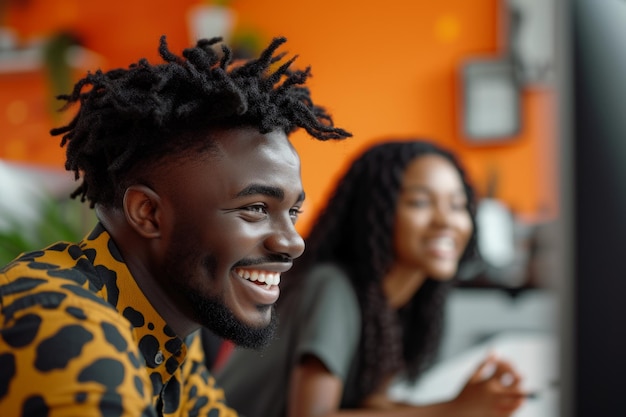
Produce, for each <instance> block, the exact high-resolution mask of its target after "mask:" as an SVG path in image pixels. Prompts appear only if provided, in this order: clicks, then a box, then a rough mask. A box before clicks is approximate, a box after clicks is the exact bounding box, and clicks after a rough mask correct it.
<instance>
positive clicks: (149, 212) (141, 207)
mask: <svg viewBox="0 0 626 417" xmlns="http://www.w3.org/2000/svg"><path fill="white" fill-rule="evenodd" d="M124 215H125V216H126V220H127V221H128V224H129V225H130V226H131V227H132V228H133V229H134V230H135V231H136V232H137V233H138V234H140V235H141V236H143V237H146V238H157V237H159V236H160V235H161V224H160V217H161V198H160V197H159V195H158V194H157V193H156V192H155V191H154V190H153V189H152V188H150V187H147V186H145V185H131V186H130V187H128V188H127V189H126V192H125V193H124Z"/></svg>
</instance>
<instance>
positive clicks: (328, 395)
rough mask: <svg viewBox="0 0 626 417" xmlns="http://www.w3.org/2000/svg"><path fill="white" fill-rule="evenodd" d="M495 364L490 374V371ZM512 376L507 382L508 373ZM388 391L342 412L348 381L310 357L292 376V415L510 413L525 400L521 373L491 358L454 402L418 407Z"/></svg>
mask: <svg viewBox="0 0 626 417" xmlns="http://www.w3.org/2000/svg"><path fill="white" fill-rule="evenodd" d="M489 366H495V371H494V372H493V374H492V375H490V376H489V377H484V372H485V369H486V368H487V367H489ZM506 374H509V375H510V377H511V378H512V379H511V380H510V383H508V384H506V385H505V384H503V383H502V379H503V377H504V375H506ZM385 392H386V390H385V389H381V390H380V391H379V392H377V393H374V394H372V395H371V396H369V397H368V398H367V399H366V400H365V401H364V402H363V406H362V407H361V408H359V409H346V410H340V409H339V406H340V402H341V396H342V393H343V382H342V381H341V379H340V378H338V377H337V376H335V375H333V374H332V373H331V372H329V371H328V369H327V368H326V367H325V366H324V364H323V363H322V362H321V361H320V360H319V359H318V358H317V357H315V356H312V355H307V356H305V357H304V358H303V359H302V361H301V362H300V364H299V365H298V366H297V367H296V368H295V369H294V371H293V372H292V376H291V382H290V391H289V398H288V404H287V417H335V416H339V417H340V416H344V417H359V416H364V417H473V416H476V417H508V416H510V415H511V414H512V413H513V412H514V411H515V410H516V409H517V408H519V406H520V405H521V404H522V402H523V398H524V394H523V392H522V391H521V390H520V389H519V377H518V375H517V374H516V373H515V371H514V370H513V368H512V367H511V366H510V365H509V364H508V363H506V362H503V361H498V360H496V359H495V358H492V357H490V358H487V360H485V361H484V362H483V363H482V364H481V365H480V366H479V367H478V369H477V370H476V371H475V372H474V374H473V375H472V376H471V377H470V378H469V380H468V382H467V383H466V385H465V387H464V388H463V390H462V391H461V393H460V394H459V395H458V396H457V397H456V398H455V399H453V400H451V401H447V402H442V403H436V404H429V405H420V406H414V405H409V404H402V403H397V402H394V401H391V400H390V399H389V398H388V397H387V396H386V394H385Z"/></svg>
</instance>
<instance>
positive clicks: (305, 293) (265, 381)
mask: <svg viewBox="0 0 626 417" xmlns="http://www.w3.org/2000/svg"><path fill="white" fill-rule="evenodd" d="M296 279H297V278H296ZM296 285H298V288H297V289H296V290H295V291H293V292H292V293H290V294H288V295H287V296H285V297H284V298H283V295H281V299H280V300H279V303H278V310H277V312H278V318H279V327H278V330H277V333H276V339H275V340H273V341H272V343H271V344H270V346H268V347H267V348H265V349H263V350H262V351H254V350H249V349H241V348H237V349H235V350H234V351H233V352H232V353H231V355H230V357H229V359H228V361H227V362H226V364H225V365H224V367H223V368H222V369H221V370H220V371H219V372H218V373H217V375H216V378H217V381H218V385H219V386H221V388H223V389H224V392H225V394H226V402H227V404H228V405H229V406H231V407H232V408H234V409H236V410H237V411H239V413H240V414H242V415H244V416H246V417H283V416H284V415H285V411H286V402H287V395H288V393H289V378H290V375H291V372H292V370H293V368H294V366H295V365H296V364H297V363H298V362H299V360H300V358H302V356H303V355H305V354H312V355H314V356H316V357H317V358H319V359H320V360H321V361H322V362H323V363H324V364H325V366H326V367H327V368H328V369H329V370H330V371H331V372H332V373H333V374H334V375H335V376H337V377H339V378H341V379H342V380H343V381H344V385H346V387H345V389H346V391H344V397H345V395H349V391H350V390H349V388H350V385H349V384H350V382H348V381H350V380H352V379H353V378H351V377H350V376H352V375H353V373H354V370H353V366H354V362H355V360H356V359H355V358H356V350H357V346H358V342H359V339H360V336H361V313H360V307H359V303H358V300H357V298H356V294H355V293H354V290H353V288H352V285H351V284H350V282H349V280H348V278H347V276H346V275H345V273H344V272H343V271H342V270H341V269H339V268H338V267H336V266H333V265H330V264H326V265H320V266H317V267H316V268H314V269H313V270H312V271H311V273H310V274H309V275H308V276H307V277H306V278H305V279H303V280H302V282H301V283H298V284H296Z"/></svg>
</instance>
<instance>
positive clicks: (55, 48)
mask: <svg viewBox="0 0 626 417" xmlns="http://www.w3.org/2000/svg"><path fill="white" fill-rule="evenodd" d="M588 3H589V1H584V0H577V1H574V2H572V3H570V2H567V1H565V0H472V1H467V0H444V1H438V2H427V1H414V0H397V1H391V2H385V3H381V2H374V1H365V2H356V1H337V0H316V1H312V2H308V3H307V2H304V3H303V2H299V3H295V2H293V1H291V0H271V1H263V2H261V1H253V0H231V1H206V0H205V1H201V0H177V1H168V0H150V1H147V0H135V1H122V0H107V1H98V2H94V1H82V0H0V132H2V133H1V134H0V195H1V196H2V197H1V198H0V261H1V263H2V264H4V263H5V262H7V261H8V260H10V259H11V258H13V257H14V256H15V255H17V254H18V253H20V252H21V251H23V250H27V249H34V248H37V247H40V246H43V245H47V244H48V243H52V242H53V241H56V240H59V239H71V240H75V239H78V238H80V237H81V236H82V234H83V233H85V231H86V230H88V228H89V227H91V225H92V222H93V213H92V212H91V211H90V210H88V209H86V208H85V207H82V206H81V205H80V204H78V203H77V202H75V201H70V200H68V196H69V194H70V193H71V191H72V190H73V189H74V186H75V184H74V182H73V178H72V176H71V175H70V174H69V173H67V172H66V171H65V170H64V169H63V163H64V152H63V150H62V149H61V148H60V146H59V139H58V138H52V137H51V136H50V135H49V130H50V129H51V128H52V127H55V126H58V125H60V124H62V123H63V122H64V121H66V120H67V119H66V118H67V117H69V116H70V114H65V113H59V112H58V109H59V107H60V102H57V101H55V100H54V96H55V95H57V94H60V93H67V92H68V91H69V90H70V89H71V86H72V85H73V83H74V82H76V81H77V80H78V79H79V78H81V77H82V75H84V74H85V72H86V71H87V70H95V69H97V68H100V69H102V70H108V69H112V68H117V67H127V66H128V65H129V64H131V63H133V62H136V61H137V60H138V59H139V58H147V59H148V60H150V61H151V62H157V61H158V54H157V46H158V41H159V37H160V36H161V35H166V36H167V40H168V43H169V47H170V49H171V50H172V51H174V52H176V53H180V52H181V51H182V49H183V48H185V47H187V46H189V45H190V44H192V43H194V42H195V40H196V39H198V38H201V37H212V36H222V37H224V38H225V39H226V40H227V41H228V42H229V43H230V44H231V45H232V46H233V47H234V48H235V52H236V54H237V56H240V57H246V56H251V55H254V54H256V53H257V52H258V51H260V50H261V49H262V48H263V47H265V46H266V45H267V44H268V42H269V41H270V40H271V39H272V38H273V37H275V36H285V37H287V39H288V42H287V43H286V45H284V46H283V47H282V50H284V51H286V52H288V53H289V54H290V55H294V54H297V55H298V56H299V57H298V59H297V60H296V63H295V65H296V66H298V67H301V68H304V67H306V66H311V67H312V73H313V77H312V78H311V79H310V82H309V86H310V88H311V90H312V95H313V98H314V100H315V101H316V102H319V103H321V104H323V105H324V106H326V107H327V108H328V110H329V111H330V113H331V114H332V115H333V117H334V120H335V122H336V124H337V125H338V126H340V127H342V128H345V129H347V130H349V131H351V132H352V133H353V134H354V138H353V139H350V140H348V141H345V142H341V143H320V142H318V141H315V140H312V139H310V138H308V137H307V136H306V134H305V132H298V133H296V134H295V137H294V138H293V143H294V145H295V146H296V148H297V149H298V150H299V152H300V155H301V158H302V167H303V181H304V186H305V190H306V193H307V201H306V205H305V207H304V215H303V216H302V217H301V220H300V221H299V223H298V228H299V230H300V232H301V233H302V234H304V235H306V234H307V233H308V229H309V227H310V224H311V221H312V219H313V217H314V216H315V214H316V213H317V211H318V210H319V209H320V208H321V206H322V205H323V203H324V201H325V198H326V197H327V195H328V193H329V192H330V190H331V188H332V187H333V183H334V181H335V180H336V179H337V178H338V177H339V176H340V175H341V174H342V173H343V170H344V169H345V168H347V166H348V164H349V162H350V161H351V160H352V158H353V157H355V156H356V155H357V154H358V153H360V152H361V151H362V150H363V149H364V148H366V147H369V146H370V145H371V144H373V143H375V142H378V141H383V140H386V139H389V138H395V137H400V138H403V137H417V138H424V139H430V140H433V141H436V142H438V143H440V144H442V145H444V146H447V147H448V148H450V149H452V150H453V151H454V152H456V153H457V154H458V155H459V157H460V158H461V159H462V161H463V162H464V165H465V166H466V168H467V170H468V173H469V176H470V178H471V179H472V181H473V183H474V185H475V187H476V189H477V191H478V195H479V213H478V214H479V217H478V220H479V227H480V229H479V230H480V234H479V245H480V249H481V252H482V254H483V260H482V262H480V264H477V265H475V266H473V267H472V268H468V270H466V271H462V272H463V273H462V276H461V280H460V282H459V285H458V288H456V289H455V292H454V294H453V297H452V298H451V300H450V302H449V306H448V318H447V321H448V327H447V331H446V334H445V339H444V348H443V350H442V352H441V354H440V358H439V360H440V363H441V364H442V366H443V365H445V364H448V365H450V364H451V363H453V362H451V361H454V360H457V359H458V358H459V357H461V355H463V354H465V355H467V354H468V352H470V351H471V352H475V351H476V350H475V349H478V348H480V352H484V351H485V350H487V349H492V348H494V349H495V348H498V347H499V348H500V350H501V351H502V352H503V355H505V356H506V355H507V354H510V355H512V356H514V357H515V358H514V359H515V360H516V361H517V360H521V361H522V362H523V360H524V359H523V358H531V359H530V362H527V363H526V364H525V365H524V364H522V365H520V366H526V370H525V369H522V370H521V371H522V373H524V372H526V373H527V375H528V381H529V382H528V383H529V384H530V385H532V386H531V387H530V388H531V389H533V390H537V391H541V392H542V394H543V397H540V398H542V400H541V401H535V402H532V401H530V402H529V404H528V405H526V406H525V407H524V408H523V409H522V410H520V411H519V416H522V415H525V416H531V415H532V416H534V417H541V416H551V417H552V416H557V415H559V414H560V412H563V413H565V412H566V411H567V412H568V413H569V414H562V415H563V416H565V415H567V416H568V417H569V416H571V415H574V414H572V413H570V411H571V409H570V402H569V398H568V399H567V401H568V402H564V401H565V400H563V399H562V396H559V393H563V385H562V384H561V385H559V381H560V378H559V373H558V367H559V364H561V365H563V364H565V366H570V365H572V361H574V359H571V360H570V359H569V358H572V357H573V356H571V355H574V352H572V351H570V350H567V349H566V350H565V351H564V350H563V347H562V344H559V340H564V341H565V342H566V343H567V345H568V346H569V343H570V341H571V340H570V338H571V337H573V336H572V333H571V332H570V331H569V330H567V331H564V330H562V329H563V327H562V326H563V325H562V326H561V327H559V323H561V324H562V323H566V324H565V325H564V326H570V327H571V326H573V327H575V324H573V323H571V322H570V321H568V320H569V319H570V318H571V317H570V316H571V312H572V311H573V308H574V307H573V306H574V304H575V303H576V302H577V301H576V297H575V296H574V295H572V294H574V291H575V288H577V287H576V285H575V283H576V279H577V278H576V277H577V275H576V273H575V271H574V266H573V264H570V263H568V262H569V261H571V258H568V256H571V255H572V254H573V253H575V248H574V247H573V246H572V245H573V244H572V243H571V241H570V240H568V239H570V238H573V232H572V230H573V227H574V226H573V223H572V222H573V220H572V218H573V217H572V216H574V211H575V210H574V206H575V205H576V204H577V203H576V201H574V200H573V191H572V190H573V189H575V188H576V184H575V183H574V182H575V181H577V180H576V179H574V177H573V176H572V172H573V168H572V165H573V161H574V159H576V158H574V156H572V155H574V154H575V153H576V151H575V146H574V145H572V143H575V141H576V138H575V137H573V136H572V131H574V130H575V124H574V123H573V120H574V116H573V115H574V111H573V109H570V107H569V105H570V99H572V98H573V95H574V94H575V93H574V90H573V89H571V88H570V87H571V81H572V80H573V79H574V78H575V74H574V73H573V72H572V71H571V67H570V65H571V62H572V61H571V54H570V52H569V51H570V50H572V49H576V48H575V46H572V45H573V43H574V41H573V40H572V39H573V38H572V37H571V35H572V31H573V30H574V29H572V28H573V27H574V26H575V23H572V22H573V21H574V20H575V19H572V16H574V15H575V14H576V13H575V9H576V8H577V7H578V9H581V8H584V7H587V6H586V5H587V4H588ZM602 3H610V5H608V6H606V7H611V8H614V9H615V10H611V11H610V12H608V14H609V15H613V16H617V17H616V18H617V19H620V16H621V18H623V20H621V21H619V22H621V23H619V24H621V25H622V26H621V27H626V18H625V16H626V15H625V14H624V13H626V10H625V8H626V3H625V2H623V1H621V0H611V1H609V0H607V1H605V2H602ZM592 14H593V13H591V12H589V13H583V12H579V15H581V16H582V15H585V16H586V15H590V16H591V15H592ZM619 24H618V25H619ZM620 34H624V32H623V31H622V32H620ZM609 55H611V54H610V53H609ZM607 59H608V57H607ZM624 74H626V72H625V73H624ZM624 74H623V75H624ZM69 113H71V112H69ZM564 204H565V205H564ZM570 204H571V205H570ZM596 204H598V203H597V202H596ZM564 243H566V245H564ZM563 288H566V290H563ZM563 294H565V295H563ZM563 299H565V301H563ZM561 315H563V317H561ZM570 327H567V329H569V328H570ZM507 335H510V336H511V337H509V338H507V337H506V336H507ZM498 337H500V338H501V339H498ZM496 342H497V343H500V344H499V345H498V344H497V343H496ZM472 349H474V350H472ZM559 349H560V350H559ZM519 358H522V359H519ZM563 358H566V359H563ZM568 360H569V362H568ZM441 369H443V368H441ZM568 369H569V368H568ZM442 372H443V371H442ZM567 375H568V378H569V377H571V378H574V374H573V372H571V373H568V374H567ZM437 378H438V376H437V375H434V376H432V378H431V381H436V380H437ZM456 378H458V379H459V380H461V379H462V377H461V376H457V377H456ZM442 384H443V385H444V386H445V385H446V380H445V379H444V381H443V383H442ZM432 386H436V387H440V386H441V384H440V385H436V384H435V383H434V382H433V383H432V384H431V385H430V387H431V388H432ZM420 389H422V391H421V393H422V394H423V395H422V394H420V395H422V397H420V398H426V397H428V395H431V394H429V393H424V391H423V390H424V388H420ZM567 389H569V386H566V387H565V390H566V391H567ZM572 389H573V388H572ZM435 391H436V389H435ZM444 391H445V389H444ZM415 392H416V388H415V387H399V388H398V395H409V396H410V395H414V393H415ZM437 395H444V394H443V391H442V390H441V389H440V390H439V391H437V392H433V393H432V396H437ZM604 400H606V398H605V399H604ZM604 403H605V404H606V401H605V402H604ZM564 410H565V411H564ZM581 410H582V409H581ZM581 412H582V411H581ZM579 415H582V414H579ZM598 415H600V414H598Z"/></svg>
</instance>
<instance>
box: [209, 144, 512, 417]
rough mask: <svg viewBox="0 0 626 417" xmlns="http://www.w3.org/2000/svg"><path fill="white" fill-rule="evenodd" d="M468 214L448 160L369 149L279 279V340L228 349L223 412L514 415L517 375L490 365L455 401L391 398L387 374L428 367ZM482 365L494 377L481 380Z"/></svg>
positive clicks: (462, 184) (434, 153)
mask: <svg viewBox="0 0 626 417" xmlns="http://www.w3.org/2000/svg"><path fill="white" fill-rule="evenodd" d="M474 213H475V210H474V194H473V191H472V189H471V187H470V186H469V184H468V182H467V180H466V177H465V173H464V171H463V169H462V168H461V167H460V165H459V164H458V162H457V160H456V158H455V157H454V156H453V155H452V154H451V153H449V152H448V151H446V150H444V149H442V148H440V147H438V146H436V145H435V144H433V143H430V142H426V141H418V140H398V141H387V142H383V143H381V144H379V145H376V146H374V147H372V148H370V149H369V150H367V151H366V152H365V153H364V154H363V155H362V156H361V157H360V158H358V159H357V160H356V161H355V162H354V163H353V164H352V165H351V166H350V168H349V169H348V171H347V173H346V174H345V176H344V177H343V178H342V179H341V180H340V181H339V183H338V185H337V188H336V190H335V192H334V194H333V195H332V197H331V199H330V200H329V202H328V204H327V206H326V208H325V209H324V210H323V211H322V213H321V214H320V216H319V218H318V219H317V221H316V222H315V224H314V226H313V227H312V232H311V234H310V236H309V238H308V239H307V242H306V251H305V253H304V255H303V257H302V258H301V259H299V260H298V263H297V266H296V268H294V270H293V271H292V272H290V273H289V277H285V278H284V279H283V281H282V282H283V285H282V293H281V296H280V300H279V302H278V304H277V310H278V317H279V321H280V324H279V328H278V332H277V338H276V339H275V340H274V341H273V342H272V344H271V346H269V347H268V348H267V349H266V350H264V351H262V352H254V351H245V350H236V351H234V352H233V353H232V355H231V357H230V358H229V360H228V362H227V363H226V365H225V366H224V367H223V368H222V369H221V371H220V372H219V374H218V381H219V383H220V384H221V385H222V387H223V388H224V390H225V392H226V398H227V399H228V402H229V403H230V405H231V406H233V407H234V408H235V409H237V410H238V411H240V412H241V413H242V414H243V415H246V416H248V417H285V416H287V417H309V416H316V417H317V416H334V415H350V416H359V415H367V416H371V417H373V416H378V415H380V416H397V417H400V416H460V417H464V416H467V417H471V416H477V417H492V416H493V417H495V416H498V417H500V416H508V415H510V414H512V413H513V411H515V410H516V409H517V408H518V407H519V405H520V404H521V403H522V398H523V393H522V392H521V390H520V389H519V376H518V375H517V374H516V372H515V371H514V370H513V369H512V368H511V367H510V365H509V364H507V363H505V362H502V361H498V360H496V359H494V358H487V360H486V361H485V362H484V363H483V364H481V366H480V367H479V368H478V369H477V370H476V372H475V373H474V375H472V376H471V377H470V378H469V380H468V381H467V383H466V385H465V387H464V388H463V390H462V391H461V392H460V393H459V395H458V396H457V397H456V398H455V399H453V400H451V401H448V402H442V403H437V404H431V405H425V406H411V405H408V404H399V403H395V402H393V401H392V400H391V399H389V398H388V397H387V395H386V392H387V388H388V384H389V382H390V380H391V378H392V377H393V376H395V375H397V374H398V373H399V372H403V373H404V374H405V375H407V376H408V377H409V378H411V379H416V378H417V377H418V376H419V375H420V374H421V373H422V372H423V371H424V370H425V369H426V368H427V367H428V366H429V365H430V364H431V363H432V361H433V359H434V356H435V354H436V352H437V349H438V347H439V343H440V339H441V334H442V324H443V311H444V301H445V299H446V295H447V293H448V290H449V289H450V287H451V283H452V282H453V278H454V277H455V275H456V274H457V271H458V269H459V266H460V265H461V264H462V263H463V262H465V261H467V260H469V259H470V258H471V257H472V255H474V253H475V221H474ZM487 367H492V369H495V372H493V374H492V375H491V376H488V377H484V376H483V375H484V372H485V371H486V368H487ZM504 375H507V377H506V378H503V376H504ZM506 379H508V383H505V382H504V381H503V380H506ZM376 411H378V412H376Z"/></svg>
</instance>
